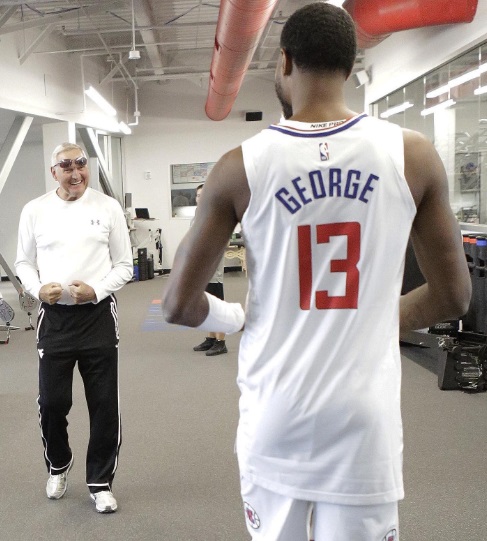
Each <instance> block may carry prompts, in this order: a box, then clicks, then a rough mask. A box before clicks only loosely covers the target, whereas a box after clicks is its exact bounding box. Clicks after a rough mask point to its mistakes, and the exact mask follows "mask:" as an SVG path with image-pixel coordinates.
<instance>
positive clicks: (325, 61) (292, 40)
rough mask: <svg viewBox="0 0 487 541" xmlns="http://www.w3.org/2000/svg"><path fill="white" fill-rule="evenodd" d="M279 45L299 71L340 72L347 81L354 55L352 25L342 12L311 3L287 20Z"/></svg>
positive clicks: (340, 9) (355, 44)
mask: <svg viewBox="0 0 487 541" xmlns="http://www.w3.org/2000/svg"><path fill="white" fill-rule="evenodd" d="M280 45H281V48H282V49H284V50H285V51H286V52H287V54H288V55H289V56H290V57H291V58H292V60H293V62H294V64H295V65H296V66H297V67H298V68H299V69H301V70H303V71H313V72H317V73H320V72H337V71H338V72H340V71H341V72H343V73H344V74H345V76H346V77H348V76H349V75H350V73H351V72H352V69H353V65H354V63H355V57H356V54H357V42H356V34H355V24H354V22H353V19H352V18H351V17H350V15H349V14H348V13H347V12H346V11H345V10H344V9H343V8H339V7H337V6H334V5H332V4H327V3H325V2H315V3H313V4H308V5H307V6H305V7H303V8H301V9H298V10H297V11H295V12H294V13H293V14H292V15H291V16H290V17H289V19H288V20H287V21H286V24H285V25H284V27H283V29H282V33H281V43H280Z"/></svg>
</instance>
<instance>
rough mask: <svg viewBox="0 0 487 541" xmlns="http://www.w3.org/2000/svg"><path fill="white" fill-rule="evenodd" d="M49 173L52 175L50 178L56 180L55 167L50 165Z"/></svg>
mask: <svg viewBox="0 0 487 541" xmlns="http://www.w3.org/2000/svg"><path fill="white" fill-rule="evenodd" d="M51 175H52V178H53V179H54V180H57V176H56V168H55V167H51Z"/></svg>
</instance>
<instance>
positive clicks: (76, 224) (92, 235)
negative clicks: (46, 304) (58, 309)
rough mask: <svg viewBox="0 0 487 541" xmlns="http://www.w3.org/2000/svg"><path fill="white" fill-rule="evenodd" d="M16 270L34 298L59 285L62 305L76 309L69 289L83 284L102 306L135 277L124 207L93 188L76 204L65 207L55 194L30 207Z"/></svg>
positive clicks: (24, 212) (23, 224)
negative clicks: (51, 284)
mask: <svg viewBox="0 0 487 541" xmlns="http://www.w3.org/2000/svg"><path fill="white" fill-rule="evenodd" d="M15 269H16V271H17V273H18V275H19V277H20V279H21V281H22V284H23V285H24V287H25V289H26V290H27V291H28V292H29V293H31V294H32V295H34V296H35V297H36V298H39V290H40V288H41V286H42V285H44V284H47V283H49V282H58V283H60V284H61V286H62V288H63V293H62V296H61V299H60V300H59V301H58V304H73V303H74V301H73V299H72V298H71V296H70V295H69V285H70V284H71V282H72V280H82V281H83V282H85V283H87V284H88V285H90V286H91V287H92V288H93V289H94V290H95V293H96V297H97V302H100V301H101V300H103V299H104V298H106V297H108V295H110V294H111V293H114V292H115V291H118V290H119V289H120V288H121V287H122V286H123V285H124V284H126V283H127V282H128V281H129V280H130V279H131V278H132V274H133V262H132V249H131V247H130V239H129V234H128V229H127V223H126V221H125V217H124V215H123V210H122V207H121V206H120V204H119V203H118V201H116V200H115V199H113V197H109V196H107V195H105V194H103V193H101V192H98V191H96V190H93V189H92V188H89V187H88V188H86V190H85V192H84V194H83V195H82V196H81V197H80V198H79V199H76V200H75V201H64V200H63V199H61V198H60V197H59V196H58V195H57V194H56V190H52V191H50V192H48V193H46V194H44V195H42V196H41V197H38V198H37V199H34V200H32V201H30V202H29V203H27V204H26V205H25V207H24V208H23V210H22V213H21V216H20V223H19V239H18V245H17V260H16V262H15Z"/></svg>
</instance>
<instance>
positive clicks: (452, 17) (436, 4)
mask: <svg viewBox="0 0 487 541" xmlns="http://www.w3.org/2000/svg"><path fill="white" fill-rule="evenodd" d="M477 3H478V0H453V1H452V0H345V2H344V3H343V8H344V9H346V10H347V11H348V13H350V15H351V16H352V18H353V20H354V21H355V27H356V31H357V40H358V46H359V47H360V48H361V49H367V48H371V47H374V45H377V44H378V43H380V42H381V41H382V40H384V39H385V38H386V37H387V36H389V35H390V34H392V33H393V32H399V31H401V30H410V29H412V28H422V27H425V26H437V25H442V24H454V23H470V22H472V21H473V18H474V17H475V13H476V11H477Z"/></svg>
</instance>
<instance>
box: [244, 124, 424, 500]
mask: <svg viewBox="0 0 487 541" xmlns="http://www.w3.org/2000/svg"><path fill="white" fill-rule="evenodd" d="M242 151H243V160H244V165H245V170H246V174H247V178H248V183H249V187H250V194H251V195H250V202H249V205H248V208H247V210H246V211H245V213H244V216H243V218H242V230H243V234H244V237H245V245H246V249H247V267H248V273H249V293H248V300H247V307H246V320H245V330H244V333H243V335H242V338H241V343H240V351H239V371H238V385H239V388H240V391H241V398H240V404H239V407H240V421H239V427H238V432H237V446H236V448H237V454H238V460H239V467H240V471H241V474H242V475H243V476H244V477H245V478H247V479H248V480H250V481H251V482H254V483H256V484H258V485H260V486H263V487H264V488H267V489H269V490H273V491H275V492H278V493H281V494H284V495H286V496H290V497H293V498H297V499H305V500H315V501H328V502H331V503H342V504H356V505H367V504H377V503H385V502H390V501H396V500H398V499H401V498H402V497H403V480H402V446H403V443H402V423H401V413H400V385H401V366H400V350H399V298H400V291H401V284H402V275H403V268H404V254H405V251H406V245H407V242H408V238H409V233H410V230H411V225H412V221H413V219H414V216H415V213H416V207H415V203H414V200H413V198H412V195H411V192H410V190H409V187H408V185H407V183H406V180H405V177H404V148H403V138H402V132H401V129H400V128H399V127H398V126H396V125H393V124H390V123H388V122H385V121H381V120H378V119H375V118H370V117H368V116H367V115H365V114H363V115H359V116H355V117H353V118H351V119H349V120H347V121H344V122H341V123H316V124H310V123H302V122H296V121H283V122H282V123H280V124H278V125H272V126H270V127H269V128H268V129H265V130H263V131H262V132H260V133H259V134H257V135H256V136H254V137H252V138H251V139H249V140H247V141H245V142H244V143H243V144H242Z"/></svg>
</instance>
